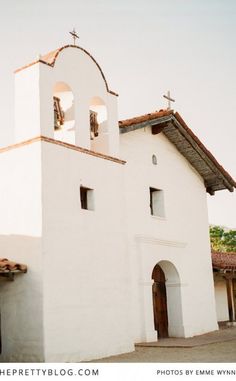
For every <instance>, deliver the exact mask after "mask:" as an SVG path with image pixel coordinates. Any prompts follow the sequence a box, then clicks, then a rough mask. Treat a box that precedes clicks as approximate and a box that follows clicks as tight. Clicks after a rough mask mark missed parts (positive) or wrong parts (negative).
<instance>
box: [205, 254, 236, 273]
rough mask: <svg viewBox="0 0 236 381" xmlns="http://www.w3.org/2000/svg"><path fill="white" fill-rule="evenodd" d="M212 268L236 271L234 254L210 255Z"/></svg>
mask: <svg viewBox="0 0 236 381" xmlns="http://www.w3.org/2000/svg"><path fill="white" fill-rule="evenodd" d="M211 257H212V266H213V268H214V269H216V270H236V253H234V252H232V253H220V252H215V251H213V252H212V253H211Z"/></svg>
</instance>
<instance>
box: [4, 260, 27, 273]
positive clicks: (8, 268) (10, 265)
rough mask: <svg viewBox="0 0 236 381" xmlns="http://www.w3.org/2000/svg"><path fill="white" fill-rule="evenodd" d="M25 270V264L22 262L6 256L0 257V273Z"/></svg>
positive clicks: (24, 271)
mask: <svg viewBox="0 0 236 381" xmlns="http://www.w3.org/2000/svg"><path fill="white" fill-rule="evenodd" d="M9 272H14V273H16V272H23V273H26V272H27V266H26V265H23V264H22V263H17V262H12V261H10V260H9V259H7V258H0V273H9Z"/></svg>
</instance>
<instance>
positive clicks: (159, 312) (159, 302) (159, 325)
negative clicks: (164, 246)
mask: <svg viewBox="0 0 236 381" xmlns="http://www.w3.org/2000/svg"><path fill="white" fill-rule="evenodd" d="M152 279H153V280H154V283H153V285H152V296H153V313H154V326H155V330H156V331H157V332H158V338H159V339H161V338H165V337H168V315H167V298H166V284H165V274H164V272H163V271H162V269H161V267H160V266H158V265H157V266H155V268H154V270H153V273H152Z"/></svg>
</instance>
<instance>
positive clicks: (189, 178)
mask: <svg viewBox="0 0 236 381" xmlns="http://www.w3.org/2000/svg"><path fill="white" fill-rule="evenodd" d="M78 68H80V70H78ZM58 82H64V83H66V84H67V85H68V86H69V88H70V89H71V91H72V93H73V98H74V104H73V107H74V119H75V143H76V145H79V146H80V147H84V148H88V149H90V148H91V147H92V148H93V150H95V151H96V150H97V151H100V152H103V153H105V154H110V155H115V156H118V155H119V151H120V157H121V158H122V159H124V160H126V161H127V163H126V164H125V165H122V164H120V163H116V162H114V161H111V160H106V159H104V158H101V157H97V156H92V155H88V154H86V153H83V152H78V151H76V150H73V149H71V148H68V147H64V146H59V145H56V144H53V143H48V142H34V143H31V144H28V145H24V146H21V147H20V148H15V149H12V150H10V151H6V152H2V153H0V173H1V179H2V181H1V184H0V207H1V215H0V245H1V249H2V253H3V254H2V256H4V257H9V258H10V259H12V260H15V261H19V262H22V263H26V264H27V265H28V268H29V270H28V273H27V274H21V275H18V276H16V277H15V278H16V279H15V282H12V283H10V282H3V281H1V284H3V287H2V288H1V313H2V328H3V330H4V333H3V353H2V355H1V357H0V359H2V361H4V360H7V361H35V362H36V361H47V362H67V361H68V362H76V361H86V360H90V359H95V358H101V357H106V356H109V355H113V354H118V353H123V352H128V351H132V350H133V349H134V343H135V342H140V341H153V340H155V339H156V337H157V336H156V332H155V330H154V320H153V306H152V279H151V275H152V271H153V268H154V267H155V265H156V264H157V263H159V264H160V266H161V267H162V269H163V271H164V273H165V277H166V287H167V304H168V315H169V334H170V335H172V336H181V337H190V336H193V335H198V334H201V333H205V332H209V331H212V330H215V329H217V328H218V326H217V319H216V307H215V299H214V288H213V276H212V269H211V258H210V243H209V234H208V218H207V205H206V190H205V187H204V183H203V180H202V179H201V177H200V176H199V175H198V174H197V173H196V171H195V170H194V169H193V168H192V167H191V165H190V164H189V163H188V162H187V161H186V160H185V159H184V158H183V156H182V155H181V154H180V153H179V152H178V151H177V150H176V148H175V147H174V146H173V145H172V144H171V143H170V142H169V141H168V140H167V139H166V138H165V136H164V135H163V134H162V133H161V134H159V135H155V136H153V135H152V134H151V130H150V128H149V127H146V128H145V129H140V130H136V131H133V132H130V133H127V134H122V135H120V138H119V130H118V118H117V98H116V97H115V96H114V95H112V94H110V93H108V92H107V89H106V87H105V82H104V80H103V78H102V76H101V73H100V71H99V70H98V68H97V66H96V65H95V64H94V62H93V61H92V60H91V58H89V57H88V56H87V55H85V54H84V53H82V52H81V51H79V50H77V49H74V48H68V49H65V50H63V51H62V52H61V53H60V54H59V56H58V59H57V61H56V64H55V66H54V68H51V67H49V66H46V65H44V64H36V65H33V66H32V67H30V68H28V69H26V70H23V71H21V72H19V73H17V74H16V129H15V132H16V133H15V137H16V141H21V140H23V139H30V138H32V137H35V136H38V135H45V136H47V137H51V138H53V137H54V130H53V88H54V86H55V84H56V83H58ZM24 84H25V86H24ZM94 97H99V98H100V99H102V101H103V102H104V104H105V106H106V107H107V120H106V121H105V123H106V126H105V127H104V131H105V132H106V139H105V138H104V136H105V134H104V136H103V138H104V139H103V140H102V139H101V140H100V142H99V140H98V141H97V145H96V141H95V140H94V141H93V142H92V143H91V141H90V130H89V108H90V102H91V99H92V98H94ZM29 106H30V107H29ZM70 143H71V141H70ZM91 144H92V145H91ZM119 145H120V147H119ZM153 154H155V155H156V156H157V165H153V164H152V155H153ZM81 185H82V186H84V187H87V188H89V189H93V196H94V200H93V202H94V210H83V209H81V205H80V186H81ZM150 187H153V188H156V189H160V190H162V191H163V195H164V197H163V199H164V204H165V205H164V210H165V214H164V216H162V217H161V218H160V217H156V216H152V215H151V213H150V207H149V202H150V200H149V188H150ZM221 294H222V291H221ZM220 300H221V301H222V300H223V297H222V296H221V297H220Z"/></svg>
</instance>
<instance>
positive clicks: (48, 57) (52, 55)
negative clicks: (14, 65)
mask: <svg viewBox="0 0 236 381" xmlns="http://www.w3.org/2000/svg"><path fill="white" fill-rule="evenodd" d="M67 48H75V49H79V50H82V51H83V52H84V53H85V54H87V55H88V56H89V57H90V58H91V59H92V60H93V62H94V63H95V64H96V65H97V67H98V69H99V71H100V73H101V75H102V78H103V80H104V82H105V86H106V89H107V91H108V92H109V93H110V94H112V95H116V96H118V94H117V93H115V92H114V91H111V90H110V89H109V87H108V83H107V80H106V78H105V75H104V73H103V71H102V69H101V66H100V65H99V64H98V63H97V61H96V60H95V58H94V57H93V56H92V55H91V54H90V53H89V52H88V51H87V50H85V49H84V48H81V47H80V46H77V45H65V46H62V47H61V48H58V49H56V50H53V51H51V52H49V53H47V54H45V55H43V56H41V57H40V58H39V59H38V60H36V61H33V62H31V63H30V64H28V65H24V66H22V67H20V68H19V69H16V70H15V73H18V72H19V71H21V70H24V69H26V68H27V67H30V66H32V65H35V64H37V63H39V62H40V63H43V64H45V65H48V66H51V67H53V66H54V65H55V63H56V60H57V57H58V55H59V54H60V52H61V51H62V50H64V49H67Z"/></svg>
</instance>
